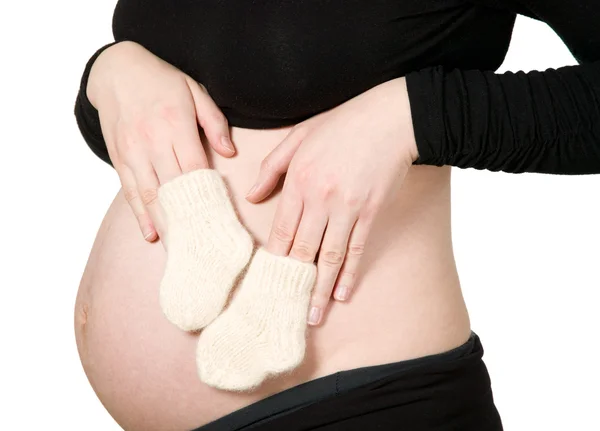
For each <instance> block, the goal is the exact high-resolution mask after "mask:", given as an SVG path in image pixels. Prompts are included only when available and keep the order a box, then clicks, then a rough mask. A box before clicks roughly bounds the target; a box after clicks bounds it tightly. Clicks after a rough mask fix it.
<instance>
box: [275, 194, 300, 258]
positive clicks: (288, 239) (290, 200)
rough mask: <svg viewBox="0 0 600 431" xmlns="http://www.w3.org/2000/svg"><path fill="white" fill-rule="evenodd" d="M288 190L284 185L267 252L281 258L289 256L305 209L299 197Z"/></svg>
mask: <svg viewBox="0 0 600 431" xmlns="http://www.w3.org/2000/svg"><path fill="white" fill-rule="evenodd" d="M286 188H288V189H289V188H290V187H289V186H287V185H284V190H283V193H282V196H281V200H280V201H279V203H278V204H277V210H276V211H275V218H274V220H273V226H272V227H271V232H270V234H269V240H268V242H267V251H269V252H270V253H273V254H275V255H279V256H287V255H288V253H289V251H290V247H291V246H292V243H293V241H294V237H295V236H296V230H297V229H298V224H299V223H300V218H301V216H302V209H303V203H302V200H301V199H300V198H299V196H297V195H296V194H295V193H293V192H291V191H290V190H286Z"/></svg>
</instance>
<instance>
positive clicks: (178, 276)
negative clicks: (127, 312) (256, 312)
mask: <svg viewBox="0 0 600 431" xmlns="http://www.w3.org/2000/svg"><path fill="white" fill-rule="evenodd" d="M158 196H159V201H160V204H161V206H162V207H163V209H164V212H165V216H166V223H167V238H166V248H167V262H166V266H165V272H164V276H163V279H162V281H161V284H160V305H161V308H162V310H163V313H164V314H165V316H166V317H167V319H168V320H169V321H171V322H172V323H173V324H175V325H177V326H178V327H179V328H181V329H183V330H184V331H194V330H198V329H201V328H203V327H205V326H206V325H208V324H209V323H210V322H212V321H213V320H214V319H215V318H216V317H217V316H218V315H219V314H220V313H221V311H222V310H223V307H224V306H225V303H226V301H227V298H228V297H229V293H230V291H231V288H232V287H233V285H234V283H235V281H236V278H237V277H238V275H239V274H240V272H241V271H242V269H244V267H245V266H246V265H247V264H248V261H249V260H250V257H251V256H252V251H253V248H254V244H253V242H252V238H251V236H250V234H249V233H248V232H247V231H246V229H244V227H243V226H242V224H241V223H240V221H239V220H238V217H237V215H236V213H235V210H234V208H233V205H232V203H231V200H230V199H229V195H228V192H227V188H226V186H225V183H224V182H223V179H222V178H221V176H220V175H219V173H218V172H217V171H215V170H213V169H199V170H196V171H193V172H189V173H187V174H184V175H181V176H179V177H177V178H175V179H173V180H171V181H169V182H168V183H165V184H164V185H162V186H161V187H160V188H159V190H158Z"/></svg>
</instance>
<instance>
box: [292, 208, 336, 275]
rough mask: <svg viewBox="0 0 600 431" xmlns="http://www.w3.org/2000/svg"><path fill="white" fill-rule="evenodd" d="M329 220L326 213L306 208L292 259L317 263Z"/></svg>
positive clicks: (295, 240)
mask: <svg viewBox="0 0 600 431" xmlns="http://www.w3.org/2000/svg"><path fill="white" fill-rule="evenodd" d="M327 219H328V217H327V213H325V211H319V210H318V209H314V208H313V209H311V208H309V207H307V206H306V205H305V206H304V209H303V212H302V219H301V220H300V224H299V226H298V230H297V232H296V236H295V237H294V242H293V244H292V249H291V251H290V257H293V258H294V259H297V260H300V261H302V262H308V263H313V262H314V261H315V257H316V255H317V252H318V251H319V248H320V247H321V241H322V240H323V234H324V233H325V229H326V227H327Z"/></svg>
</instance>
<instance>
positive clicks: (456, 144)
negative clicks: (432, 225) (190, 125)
mask: <svg viewBox="0 0 600 431" xmlns="http://www.w3.org/2000/svg"><path fill="white" fill-rule="evenodd" d="M517 14H523V15H526V16H529V17H532V18H535V19H538V20H541V21H544V22H546V23H547V24H548V25H550V26H551V27H552V29H554V31H556V33H557V34H558V35H559V36H560V37H561V38H562V40H563V41H564V42H565V44H566V45H567V46H568V48H569V49H570V51H571V52H572V53H573V55H574V57H575V58H576V60H577V61H578V63H579V65H577V66H565V67H562V68H558V69H547V70H545V71H532V72H529V73H524V72H517V73H513V72H506V73H503V74H498V73H495V72H494V71H495V70H496V69H497V68H498V67H499V66H500V65H501V63H502V62H503V60H504V57H505V55H506V52H507V49H508V45H509V42H510V38H511V35H512V29H513V26H514V21H515V18H516V15H517ZM598 24H600V2H599V1H598V0H568V1H567V0H472V1H467V0H369V1H365V0H344V1H342V0H263V1H260V2H254V1H244V2H225V1H222V0H203V1H198V0H179V1H178V2H173V1H172V0H119V2H118V4H117V6H116V9H115V13H114V17H113V34H114V38H115V41H116V42H119V41H125V40H130V41H135V42H137V43H139V44H141V45H142V46H144V47H145V48H146V49H148V50H149V51H151V52H153V53H154V54H156V55H157V56H159V57H160V58H162V59H163V60H165V61H167V62H169V63H171V64H173V65H174V66H176V67H178V68H179V69H181V70H182V71H183V72H185V73H187V74H188V75H190V76H191V77H192V78H194V79H196V80H197V81H199V82H201V83H202V84H204V85H205V86H206V87H207V89H208V91H209V93H210V95H211V97H212V98H213V99H214V100H215V102H216V103H217V105H218V106H219V107H220V108H221V110H222V111H223V113H224V114H225V116H226V117H227V119H228V121H229V124H230V125H232V126H239V127H247V128H271V127H280V126H285V125H291V124H295V123H298V122H301V121H303V120H305V119H307V118H309V117H311V116H313V115H315V114H318V113H319V112H322V111H324V110H327V109H330V108H332V107H334V106H336V105H338V104H340V103H343V102H344V101H346V100H348V99H350V98H352V97H354V96H356V95H358V94H360V93H362V92H364V91H366V90H368V89H370V88H372V87H374V86H376V85H378V84H380V83H382V82H385V81H388V80H390V79H393V78H397V77H401V76H406V82H407V87H408V94H409V99H410V105H411V111H412V118H413V126H414V132H415V138H416V143H417V148H418V153H419V158H418V160H417V161H416V162H415V163H416V164H429V165H439V166H441V165H453V166H458V167H462V168H466V167H474V168H477V169H489V170H494V171H497V170H501V171H506V172H544V173H557V174H585V173H599V172H600V26H599V25H598ZM110 45H112V43H111V44H108V45H106V46H104V47H102V48H100V49H99V50H98V51H97V52H96V53H95V54H94V55H93V56H92V58H91V59H90V61H89V62H88V64H87V67H86V68H85V71H84V74H83V77H82V80H81V87H80V91H79V94H78V96H77V101H76V106H75V114H76V117H77V123H78V125H79V128H80V130H81V132H82V134H83V137H84V138H85V140H86V142H87V143H88V145H89V146H90V148H91V149H92V150H93V151H94V153H95V154H96V155H98V156H99V157H100V158H101V159H103V160H104V161H106V162H107V163H110V159H109V157H108V153H107V150H106V144H105V142H104V139H103V137H102V132H101V130H100V122H99V119H98V111H97V110H96V109H95V108H94V107H93V106H92V105H91V103H90V102H89V100H88V99H87V97H86V93H85V89H86V86H87V78H88V75H89V72H90V69H91V66H92V65H93V62H94V60H95V59H96V57H97V56H98V55H99V54H100V53H101V52H102V51H103V50H104V49H106V47H108V46H110ZM365 145H368V143H365Z"/></svg>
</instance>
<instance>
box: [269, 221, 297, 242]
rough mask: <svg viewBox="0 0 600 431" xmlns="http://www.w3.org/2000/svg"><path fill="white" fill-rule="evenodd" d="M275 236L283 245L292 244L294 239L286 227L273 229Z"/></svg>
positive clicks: (280, 226) (278, 226)
mask: <svg viewBox="0 0 600 431" xmlns="http://www.w3.org/2000/svg"><path fill="white" fill-rule="evenodd" d="M273 236H274V237H275V239H276V240H277V241H279V242H282V243H291V242H292V239H293V237H292V234H291V233H290V230H289V229H288V228H287V227H286V226H284V225H277V226H275V227H274V228H273Z"/></svg>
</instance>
